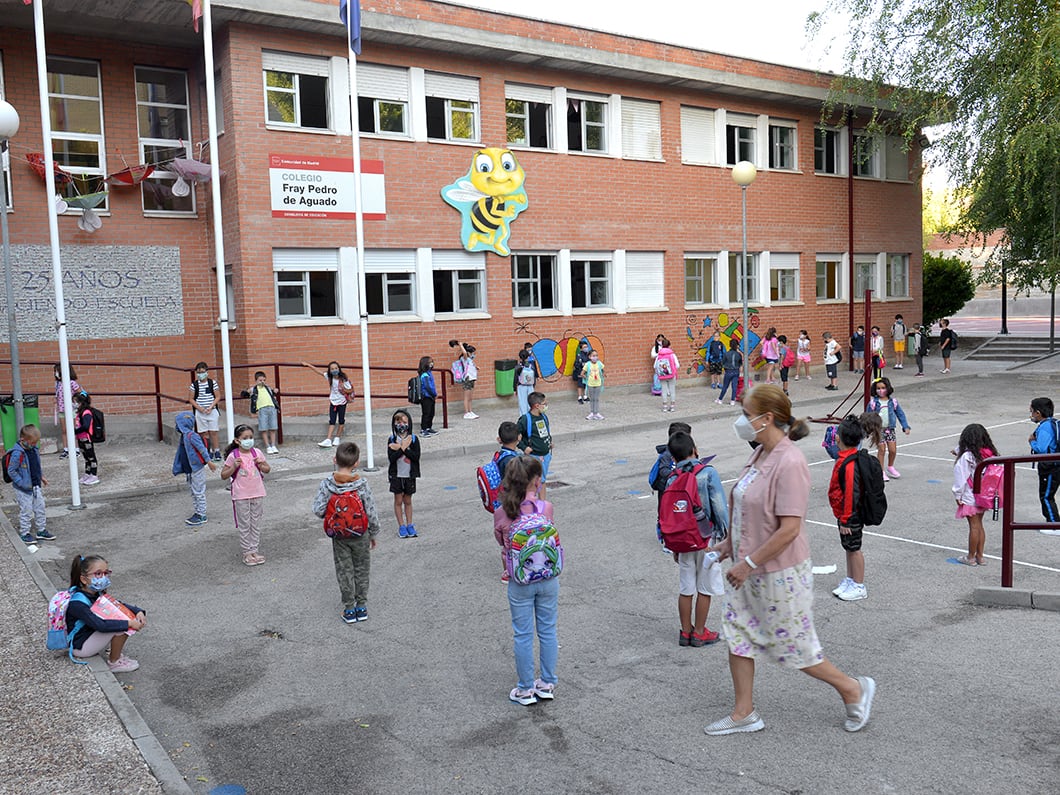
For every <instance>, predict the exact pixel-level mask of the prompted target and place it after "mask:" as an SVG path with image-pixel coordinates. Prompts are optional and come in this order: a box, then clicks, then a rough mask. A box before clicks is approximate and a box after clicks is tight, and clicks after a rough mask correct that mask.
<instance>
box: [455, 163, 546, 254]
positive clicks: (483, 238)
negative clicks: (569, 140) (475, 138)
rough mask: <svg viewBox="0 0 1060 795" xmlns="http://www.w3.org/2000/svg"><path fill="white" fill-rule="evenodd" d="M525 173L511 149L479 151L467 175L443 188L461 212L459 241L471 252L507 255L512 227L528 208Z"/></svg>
mask: <svg viewBox="0 0 1060 795" xmlns="http://www.w3.org/2000/svg"><path fill="white" fill-rule="evenodd" d="M525 180H526V173H525V172H524V171H523V169H522V167H521V166H520V165H519V163H518V162H517V161H516V159H515V155H513V154H512V153H511V151H510V150H508V149H500V148H498V147H489V148H486V149H479V150H478V151H477V152H475V156H474V158H472V160H471V170H470V171H469V172H468V173H467V175H466V176H465V177H464V178H463V179H461V180H459V181H458V182H454V183H452V184H450V185H446V186H445V187H444V188H442V198H443V199H444V200H445V201H446V203H447V204H451V205H452V206H453V207H455V208H456V209H457V210H459V211H460V214H461V216H462V224H461V229H460V238H461V240H462V241H463V243H464V248H466V249H467V250H468V251H493V252H494V253H496V254H499V255H500V256H502V257H507V256H508V237H509V235H510V234H511V229H510V227H509V224H510V223H511V220H512V219H514V218H515V217H516V216H517V215H518V214H519V213H521V212H522V211H523V210H525V209H526V208H527V206H528V205H527V198H526V190H525V189H524V188H523V182H524V181H525Z"/></svg>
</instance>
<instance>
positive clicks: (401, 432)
mask: <svg viewBox="0 0 1060 795" xmlns="http://www.w3.org/2000/svg"><path fill="white" fill-rule="evenodd" d="M386 456H387V459H388V460H389V461H390V467H389V468H388V469H387V473H386V474H387V477H388V478H389V479H390V493H391V494H393V495H394V516H395V518H397V522H398V538H417V537H418V534H417V533H416V526H415V525H413V524H412V495H413V494H415V493H416V478H418V477H419V476H420V440H419V439H417V438H416V434H414V433H413V432H412V418H411V417H410V416H409V413H408V412H407V411H405V410H404V409H398V410H397V411H395V412H394V413H393V414H392V415H391V417H390V438H389V439H387V444H386Z"/></svg>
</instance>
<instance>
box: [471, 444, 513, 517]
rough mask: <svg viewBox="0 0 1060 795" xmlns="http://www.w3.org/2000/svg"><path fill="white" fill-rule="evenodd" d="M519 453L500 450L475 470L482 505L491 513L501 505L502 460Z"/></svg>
mask: <svg viewBox="0 0 1060 795" xmlns="http://www.w3.org/2000/svg"><path fill="white" fill-rule="evenodd" d="M515 455H519V453H516V452H514V451H512V450H506V449H505V450H498V451H497V452H496V453H494V454H493V458H492V459H490V460H489V461H487V462H486V463H485V464H483V465H482V466H480V467H478V468H477V469H476V470H475V480H476V482H477V483H478V493H479V497H481V498H482V507H483V508H485V509H486V510H487V511H489V512H490V513H494V512H495V511H496V510H497V509H498V508H500V507H501V481H502V480H503V479H504V477H503V475H501V467H500V463H501V461H503V460H505V459H506V458H510V457H511V456H515Z"/></svg>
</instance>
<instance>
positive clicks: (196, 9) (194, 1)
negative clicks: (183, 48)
mask: <svg viewBox="0 0 1060 795" xmlns="http://www.w3.org/2000/svg"><path fill="white" fill-rule="evenodd" d="M187 3H188V5H189V6H191V24H192V26H193V27H194V28H195V32H196V33H198V32H199V20H200V19H202V0H187Z"/></svg>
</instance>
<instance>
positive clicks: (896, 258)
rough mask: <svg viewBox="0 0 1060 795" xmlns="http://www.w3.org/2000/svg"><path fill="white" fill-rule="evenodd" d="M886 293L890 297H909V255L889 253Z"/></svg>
mask: <svg viewBox="0 0 1060 795" xmlns="http://www.w3.org/2000/svg"><path fill="white" fill-rule="evenodd" d="M884 294H885V295H886V296H887V297H888V298H908V297H909V255H908V254H888V255H887V272H886V274H885V279H884Z"/></svg>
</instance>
